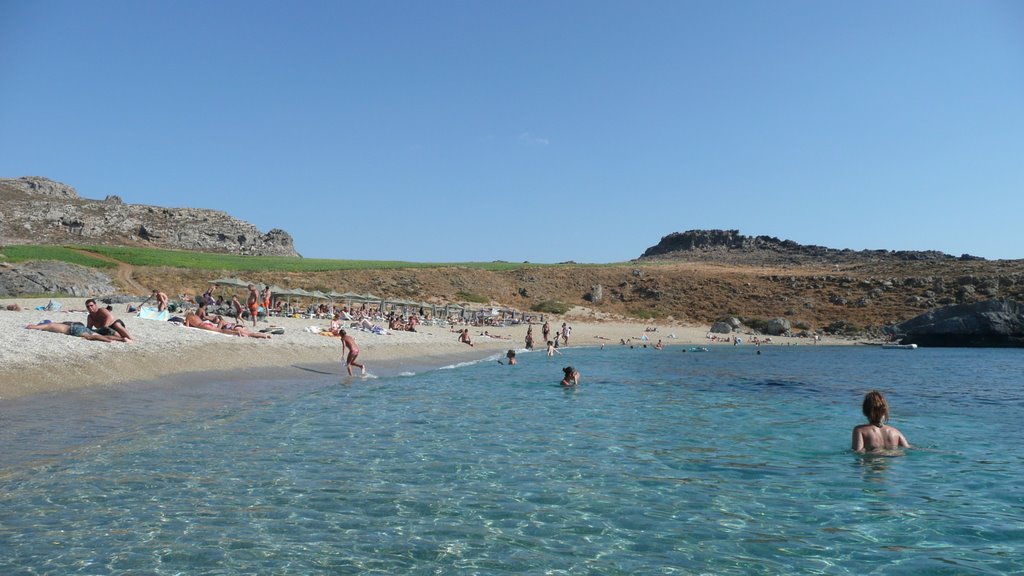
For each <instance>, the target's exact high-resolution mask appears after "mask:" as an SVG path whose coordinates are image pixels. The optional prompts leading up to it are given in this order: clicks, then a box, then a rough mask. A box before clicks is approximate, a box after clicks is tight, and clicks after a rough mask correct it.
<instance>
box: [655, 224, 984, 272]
mask: <svg viewBox="0 0 1024 576" xmlns="http://www.w3.org/2000/svg"><path fill="white" fill-rule="evenodd" d="M640 258H641V259H660V260H666V259H669V260H689V261H701V262H708V261H714V262H718V263H729V264H744V265H760V266H764V265H780V264H844V263H858V264H861V263H864V262H884V261H932V262H951V261H956V260H982V259H983V258H979V257H976V256H970V255H968V254H964V255H963V256H960V257H959V258H957V257H955V256H950V255H949V254H943V253H942V252H938V251H934V250H928V251H908V250H859V251H856V250H848V249H843V250H840V249H835V248H825V247H823V246H813V245H803V244H797V243H796V242H793V241H792V240H779V239H778V238H775V237H773V236H744V235H742V234H740V233H739V230H689V231H687V232H673V233H672V234H669V235H668V236H664V237H663V238H662V239H661V241H660V242H658V244H656V245H654V246H651V247H650V248H648V249H647V250H646V251H645V252H644V253H643V255H642V256H641V257H640Z"/></svg>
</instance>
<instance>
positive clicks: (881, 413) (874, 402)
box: [852, 390, 910, 452]
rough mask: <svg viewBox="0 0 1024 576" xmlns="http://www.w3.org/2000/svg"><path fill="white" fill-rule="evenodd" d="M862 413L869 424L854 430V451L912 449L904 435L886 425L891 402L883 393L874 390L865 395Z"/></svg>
mask: <svg viewBox="0 0 1024 576" xmlns="http://www.w3.org/2000/svg"><path fill="white" fill-rule="evenodd" d="M861 411H862V412H864V416H866V417H867V419H868V423H867V424H861V425H859V426H856V427H854V429H853V445H852V449H853V450H854V451H855V452H866V451H872V450H892V449H894V448H910V442H907V439H906V437H904V436H903V433H902V432H900V431H899V430H897V429H896V428H893V427H892V426H889V425H887V424H886V423H885V422H886V420H888V419H889V402H888V401H887V400H886V399H885V396H884V395H883V394H882V393H881V392H879V391H878V390H872V391H870V392H868V393H867V394H865V395H864V404H863V405H862V406H861Z"/></svg>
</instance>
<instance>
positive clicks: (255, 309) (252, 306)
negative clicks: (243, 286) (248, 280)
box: [245, 284, 260, 328]
mask: <svg viewBox="0 0 1024 576" xmlns="http://www.w3.org/2000/svg"><path fill="white" fill-rule="evenodd" d="M245 305H246V306H248V307H249V316H250V317H252V327H253V328H255V327H256V318H257V316H259V313H260V295H259V293H258V292H256V287H255V286H253V285H252V284H249V298H247V299H246V301H245Z"/></svg>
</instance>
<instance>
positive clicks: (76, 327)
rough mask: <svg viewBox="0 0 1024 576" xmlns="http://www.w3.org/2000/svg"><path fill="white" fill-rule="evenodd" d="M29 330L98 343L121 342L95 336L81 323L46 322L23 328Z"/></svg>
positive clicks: (116, 339)
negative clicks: (54, 333) (75, 337)
mask: <svg viewBox="0 0 1024 576" xmlns="http://www.w3.org/2000/svg"><path fill="white" fill-rule="evenodd" d="M25 328H28V329H29V330H42V331H43V332H56V333H57V334H67V335H68V336H77V337H79V338H84V339H85V340H96V341H98V342H121V340H120V338H112V337H110V336H103V335H101V334H96V333H95V332H93V331H92V330H90V329H89V328H87V327H86V326H85V324H82V323H81V322H47V323H45V324H29V325H28V326H25Z"/></svg>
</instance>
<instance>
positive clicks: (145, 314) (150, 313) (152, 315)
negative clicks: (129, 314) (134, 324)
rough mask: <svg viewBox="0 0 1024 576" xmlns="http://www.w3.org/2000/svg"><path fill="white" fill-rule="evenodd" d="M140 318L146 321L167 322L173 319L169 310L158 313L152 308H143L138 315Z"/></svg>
mask: <svg viewBox="0 0 1024 576" xmlns="http://www.w3.org/2000/svg"><path fill="white" fill-rule="evenodd" d="M136 316H138V317H139V318H145V319H146V320H167V319H169V318H170V317H171V313H170V312H168V311H167V310H161V311H157V309H156V308H152V307H150V306H143V307H142V308H140V309H139V313H138V314H136Z"/></svg>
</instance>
